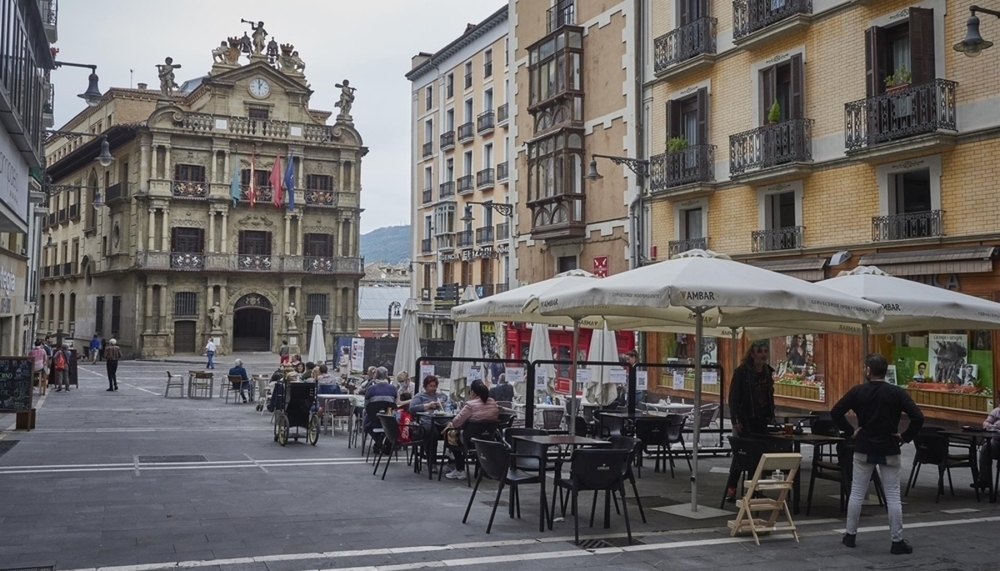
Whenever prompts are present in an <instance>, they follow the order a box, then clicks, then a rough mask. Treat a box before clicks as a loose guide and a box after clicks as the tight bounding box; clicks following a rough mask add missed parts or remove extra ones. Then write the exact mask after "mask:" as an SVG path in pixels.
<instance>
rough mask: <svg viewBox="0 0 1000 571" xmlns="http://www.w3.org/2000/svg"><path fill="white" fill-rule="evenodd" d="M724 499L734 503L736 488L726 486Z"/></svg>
mask: <svg viewBox="0 0 1000 571" xmlns="http://www.w3.org/2000/svg"><path fill="white" fill-rule="evenodd" d="M726 501H727V502H729V503H731V504H734V503H736V488H726Z"/></svg>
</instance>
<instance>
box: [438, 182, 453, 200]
mask: <svg viewBox="0 0 1000 571" xmlns="http://www.w3.org/2000/svg"><path fill="white" fill-rule="evenodd" d="M453 196H455V181H453V180H449V181H448V182H442V183H441V184H440V185H438V200H444V199H446V198H451V197H453Z"/></svg>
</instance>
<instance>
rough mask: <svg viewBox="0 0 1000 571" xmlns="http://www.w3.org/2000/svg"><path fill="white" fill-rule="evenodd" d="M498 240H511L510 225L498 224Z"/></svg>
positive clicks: (505, 223) (506, 223)
mask: <svg viewBox="0 0 1000 571" xmlns="http://www.w3.org/2000/svg"><path fill="white" fill-rule="evenodd" d="M497 240H510V223H509V222H503V223H500V224H497Z"/></svg>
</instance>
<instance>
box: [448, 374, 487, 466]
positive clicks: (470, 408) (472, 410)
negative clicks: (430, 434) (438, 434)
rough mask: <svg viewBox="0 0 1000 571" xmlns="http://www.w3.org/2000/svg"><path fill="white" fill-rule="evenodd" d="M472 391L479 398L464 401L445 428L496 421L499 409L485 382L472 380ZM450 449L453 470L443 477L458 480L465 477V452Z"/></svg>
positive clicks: (455, 448) (456, 447)
mask: <svg viewBox="0 0 1000 571" xmlns="http://www.w3.org/2000/svg"><path fill="white" fill-rule="evenodd" d="M470 388H471V389H472V392H473V393H474V394H475V395H476V396H477V397H479V398H474V399H472V400H470V401H468V402H466V403H465V406H464V407H462V410H461V411H460V412H459V413H458V416H456V417H455V419H454V420H452V421H451V422H449V423H448V426H447V427H446V428H461V427H462V426H463V425H464V424H465V423H466V422H469V421H472V422H481V421H482V422H487V421H493V422H497V421H498V420H499V418H500V409H498V408H497V403H496V401H494V400H493V399H491V398H490V389H488V388H486V384H485V383H483V382H482V381H479V380H476V381H473V382H472V386H471V387H470ZM448 449H449V450H451V453H452V455H454V456H455V470H453V471H452V472H449V473H448V474H445V475H444V477H445V478H448V479H449V480H459V479H462V478H465V453H464V451H463V450H462V449H461V448H460V447H458V446H448Z"/></svg>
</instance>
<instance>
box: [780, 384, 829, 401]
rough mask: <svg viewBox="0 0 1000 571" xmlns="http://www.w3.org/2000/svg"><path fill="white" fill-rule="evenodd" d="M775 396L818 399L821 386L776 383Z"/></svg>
mask: <svg viewBox="0 0 1000 571" xmlns="http://www.w3.org/2000/svg"><path fill="white" fill-rule="evenodd" d="M774 396H780V397H791V398H796V399H807V400H814V401H818V400H820V399H819V387H818V386H812V385H784V384H781V383H775V384H774Z"/></svg>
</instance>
